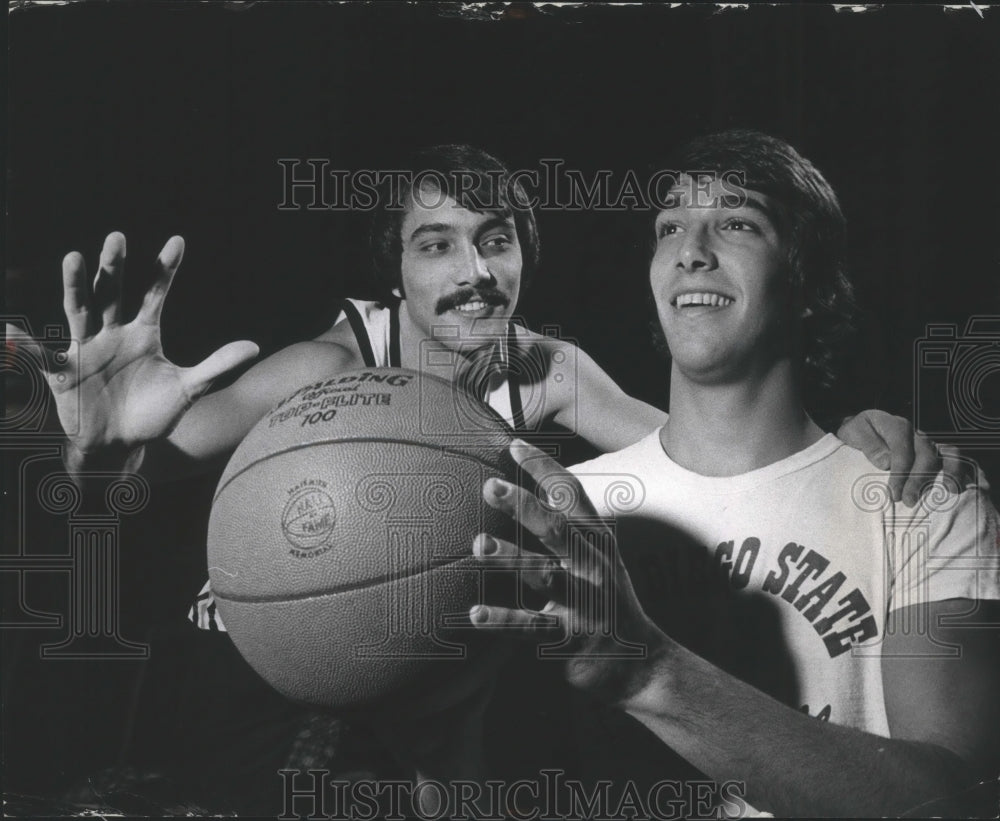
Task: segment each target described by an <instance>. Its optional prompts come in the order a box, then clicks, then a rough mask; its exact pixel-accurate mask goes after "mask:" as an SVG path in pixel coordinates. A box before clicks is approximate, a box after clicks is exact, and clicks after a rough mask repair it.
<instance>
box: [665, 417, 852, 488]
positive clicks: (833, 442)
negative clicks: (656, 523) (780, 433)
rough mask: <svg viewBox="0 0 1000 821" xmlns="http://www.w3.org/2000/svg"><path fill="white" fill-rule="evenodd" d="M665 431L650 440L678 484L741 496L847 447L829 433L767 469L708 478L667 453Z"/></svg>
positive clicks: (666, 469)
mask: <svg viewBox="0 0 1000 821" xmlns="http://www.w3.org/2000/svg"><path fill="white" fill-rule="evenodd" d="M662 430H663V426H662V425H661V426H660V427H658V428H657V429H656V430H655V431H653V433H652V434H651V435H650V439H649V441H650V444H651V445H652V447H653V450H654V453H655V454H656V456H655V458H656V460H657V461H658V462H659V464H660V466H661V467H662V469H663V470H664V471H665V472H666V473H667V474H669V475H670V476H671V478H673V479H675V480H676V481H678V482H682V483H684V485H686V486H687V487H691V488H694V489H696V490H699V491H701V492H706V493H718V494H727V493H740V492H742V491H745V490H748V489H750V488H753V487H756V486H757V485H761V484H765V483H767V482H773V481H774V480H775V479H780V478H782V477H783V476H788V475H790V474H792V473H796V472H798V471H800V470H803V469H804V468H807V467H809V466H810V465H813V464H815V463H816V462H818V461H820V460H822V459H826V458H827V457H828V456H830V455H832V454H833V453H834V452H835V451H837V450H838V449H839V448H841V447H843V446H844V443H843V442H842V441H840V439H838V438H837V437H836V436H835V435H834V434H832V433H827V434H824V435H823V436H822V437H821V438H820V439H818V440H816V441H815V442H813V444H811V445H809V447H807V448H803V449H802V450H800V451H797V452H795V453H793V454H792V455H791V456H786V457H785V458H784V459H779V460H778V461H777V462H772V463H771V464H769V465H764V467H760V468H757V469H756V470H751V471H749V472H747V473H738V474H736V475H735V476H704V475H702V474H700V473H695V472H694V471H691V470H688V469H687V468H684V467H681V466H680V465H678V464H677V463H676V462H675V461H674V460H673V459H671V458H670V457H669V456H668V455H667V452H666V451H665V450H664V449H663V445H662V444H660V431H662Z"/></svg>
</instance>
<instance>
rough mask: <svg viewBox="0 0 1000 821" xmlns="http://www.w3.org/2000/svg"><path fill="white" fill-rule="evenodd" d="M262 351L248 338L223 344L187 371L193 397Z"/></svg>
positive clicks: (186, 384) (186, 375) (186, 383)
mask: <svg viewBox="0 0 1000 821" xmlns="http://www.w3.org/2000/svg"><path fill="white" fill-rule="evenodd" d="M259 353H260V347H259V346H258V345H257V344H256V343H254V342H249V341H248V340H242V341H241V342H230V343H229V344H228V345H223V346H222V347H221V348H219V350H217V351H216V352H215V353H213V354H212V355H211V356H209V357H207V358H206V359H204V360H202V361H201V362H199V363H198V364H197V365H195V366H194V367H192V368H188V369H187V371H186V372H185V379H184V381H185V387H186V388H187V391H188V393H189V395H190V396H191V398H192V399H196V398H197V397H199V396H201V394H203V393H204V392H205V391H207V390H208V389H209V387H210V386H211V384H212V382H213V381H215V380H216V379H218V378H219V377H220V376H222V374H224V373H227V372H228V371H231V370H233V369H234V368H237V367H239V366H240V365H242V364H244V363H246V362H249V361H250V360H251V359H253V358H254V357H256V356H257V355H258V354H259Z"/></svg>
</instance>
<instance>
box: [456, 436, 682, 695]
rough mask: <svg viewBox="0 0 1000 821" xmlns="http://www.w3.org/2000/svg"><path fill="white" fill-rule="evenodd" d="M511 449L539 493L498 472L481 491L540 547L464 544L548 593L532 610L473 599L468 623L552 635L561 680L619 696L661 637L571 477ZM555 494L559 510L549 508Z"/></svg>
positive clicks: (632, 684) (482, 541)
mask: <svg viewBox="0 0 1000 821" xmlns="http://www.w3.org/2000/svg"><path fill="white" fill-rule="evenodd" d="M510 452H511V455H512V456H513V457H514V460H515V462H516V463H517V464H518V465H519V466H520V467H521V468H522V469H523V470H524V471H526V472H527V473H528V475H529V476H530V477H531V478H532V479H533V480H534V481H535V482H536V483H537V486H538V488H539V490H540V492H541V493H543V494H545V496H546V497H547V498H546V500H545V501H543V500H542V499H540V498H538V497H537V496H535V495H534V494H532V493H529V492H528V491H527V490H525V489H524V488H522V487H519V486H517V485H514V484H511V483H509V482H506V481H503V480H501V479H490V480H489V481H487V482H485V483H484V485H483V498H484V499H485V500H486V502H487V504H489V505H490V506H491V507H493V508H495V509H496V510H499V511H501V512H503V513H506V514H507V515H508V516H510V517H512V518H513V519H515V520H516V521H517V522H519V523H520V524H521V525H522V526H523V527H524V528H526V529H527V530H529V531H530V532H531V533H532V534H534V535H535V536H536V537H537V538H538V540H539V541H540V542H541V545H542V547H543V548H544V549H545V550H546V551H547V555H543V554H541V553H536V552H533V551H529V550H526V549H524V548H521V547H519V546H518V545H515V544H512V543H510V542H507V541H504V540H502V539H498V538H495V537H493V536H489V535H487V534H480V535H478V536H477V537H476V539H475V541H474V544H473V552H474V554H475V555H476V556H477V557H478V558H479V559H480V560H481V561H483V562H485V563H488V564H491V565H494V566H499V567H507V568H511V569H516V570H518V571H519V572H520V574H521V578H522V581H523V583H524V584H526V585H527V586H528V587H530V588H531V589H532V590H535V591H536V592H540V593H543V594H544V595H547V596H548V597H549V601H548V603H547V604H546V605H545V606H544V607H543V608H542V609H541V610H527V609H510V608H504V607H495V606H490V607H487V606H485V605H477V606H476V607H474V608H472V610H471V611H470V618H471V620H472V623H473V624H474V625H475V626H476V627H478V628H480V629H489V628H493V629H501V630H504V631H509V632H511V633H514V634H517V635H520V636H523V637H529V638H533V639H534V640H536V641H538V640H541V641H546V640H547V641H550V642H558V643H560V644H561V645H563V646H564V648H565V649H566V650H567V651H568V652H567V653H565V656H566V672H565V675H566V678H567V680H568V681H569V683H570V684H572V685H573V686H575V687H579V688H580V689H583V690H587V691H589V692H591V693H592V694H594V695H597V696H599V697H600V698H602V699H605V700H607V701H610V702H617V701H621V700H623V699H625V698H627V697H628V696H629V695H631V694H632V693H633V692H635V691H636V690H637V689H638V688H639V687H641V686H642V684H643V683H644V680H645V676H646V675H648V672H647V671H648V669H649V666H648V662H649V660H650V659H651V658H652V656H653V655H654V654H655V653H656V650H657V649H658V648H659V647H661V646H662V644H663V642H664V641H665V640H666V636H665V635H664V634H663V633H662V632H661V631H660V630H659V628H658V627H656V625H655V624H654V623H653V622H652V620H651V619H650V618H649V616H647V615H646V613H645V611H644V610H643V608H642V605H641V604H640V603H639V600H638V598H637V597H636V594H635V590H634V588H633V587H632V581H631V579H630V578H629V575H628V572H627V571H626V569H625V566H624V564H623V563H622V560H621V556H620V555H619V553H618V549H617V546H616V545H615V542H614V538H613V535H612V533H611V531H610V530H609V529H608V528H607V526H606V525H605V524H603V523H602V522H601V521H600V519H599V518H598V517H597V515H596V514H595V512H594V510H593V508H592V507H591V505H590V504H589V502H588V501H587V498H586V496H585V494H584V492H583V488H582V487H580V484H579V482H577V481H576V479H575V477H573V475H572V474H570V473H569V472H568V471H566V470H565V469H563V468H562V467H561V466H560V465H559V464H558V463H557V462H555V461H554V460H553V459H551V458H549V457H548V456H546V455H545V454H544V453H542V452H541V451H539V450H538V449H536V448H534V447H531V446H530V445H528V444H526V443H524V442H522V441H520V440H515V441H514V442H513V443H512V444H511V448H510ZM556 495H558V496H559V497H560V498H561V499H562V500H563V501H564V502H565V503H564V504H562V505H559V507H561V508H564V509H553V504H552V500H553V497H554V496H556ZM598 602H605V603H610V606H602V605H598V604H597V603H598Z"/></svg>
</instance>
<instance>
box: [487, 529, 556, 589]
mask: <svg viewBox="0 0 1000 821" xmlns="http://www.w3.org/2000/svg"><path fill="white" fill-rule="evenodd" d="M472 552H473V554H474V555H475V556H476V557H477V558H479V559H480V560H481V561H484V562H487V563H489V565H490V566H491V567H500V568H504V569H506V570H516V571H518V576H519V578H520V579H521V581H522V582H524V583H525V584H526V585H528V587H530V588H531V589H532V590H536V591H538V592H542V593H547V594H549V595H551V596H555V597H559V598H561V597H562V596H563V595H564V592H565V586H566V585H565V572H564V571H563V568H562V565H561V564H560V563H559V561H558V559H556V558H555V557H553V556H542V555H540V554H538V553H533V552H532V551H530V550H524V549H522V548H520V547H518V546H517V545H515V544H511V543H510V542H507V541H504V540H503V539H497V538H494V537H493V536H489V535H487V534H485V533H480V534H479V535H478V536H477V537H476V539H475V541H474V542H473V545H472Z"/></svg>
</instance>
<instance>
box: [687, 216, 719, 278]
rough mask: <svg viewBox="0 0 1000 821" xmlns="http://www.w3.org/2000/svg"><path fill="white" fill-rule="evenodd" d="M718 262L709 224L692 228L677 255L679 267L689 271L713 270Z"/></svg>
mask: <svg viewBox="0 0 1000 821" xmlns="http://www.w3.org/2000/svg"><path fill="white" fill-rule="evenodd" d="M717 264H718V260H716V258H715V252H714V251H713V250H712V243H711V239H710V237H709V235H708V227H707V226H699V227H693V228H691V229H690V230H689V231H688V232H687V233H686V234H685V235H684V240H683V242H682V243H681V247H680V249H679V253H678V256H677V267H678V268H680V269H681V270H682V271H685V272H687V273H689V274H690V273H695V272H696V271H704V270H712V269H713V268H715V267H716V265H717Z"/></svg>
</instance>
